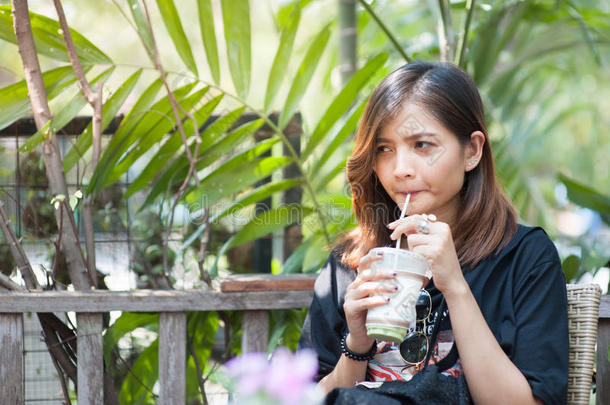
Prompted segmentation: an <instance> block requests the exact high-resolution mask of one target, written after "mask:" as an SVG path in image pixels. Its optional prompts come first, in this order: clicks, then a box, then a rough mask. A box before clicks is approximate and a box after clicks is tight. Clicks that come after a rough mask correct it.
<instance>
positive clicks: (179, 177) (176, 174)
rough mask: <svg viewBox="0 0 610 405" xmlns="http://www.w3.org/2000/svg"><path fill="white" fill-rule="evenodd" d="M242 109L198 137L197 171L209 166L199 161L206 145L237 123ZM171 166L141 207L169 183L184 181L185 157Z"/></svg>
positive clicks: (209, 127) (185, 170)
mask: <svg viewBox="0 0 610 405" xmlns="http://www.w3.org/2000/svg"><path fill="white" fill-rule="evenodd" d="M244 109H245V107H239V108H237V109H235V110H233V111H231V112H229V113H228V114H226V115H223V116H222V117H220V118H219V119H217V120H216V121H214V122H213V123H212V124H211V125H209V126H208V127H207V128H206V129H205V130H204V131H203V133H202V134H201V136H200V138H201V143H202V146H203V147H202V148H200V151H199V155H198V158H199V162H198V163H197V165H196V166H195V167H196V169H197V171H199V170H201V169H203V168H205V167H206V166H207V165H208V164H209V163H208V162H202V161H201V155H202V154H204V153H205V151H206V149H207V147H209V146H208V145H210V144H211V143H212V142H213V141H214V138H216V137H218V136H219V135H220V134H222V133H224V132H225V131H227V130H228V129H229V128H230V127H231V125H233V124H234V123H235V121H237V120H238V119H239V117H241V115H242V113H243V112H244ZM190 151H191V153H192V154H194V153H195V146H194V145H191V147H190ZM214 160H216V159H214ZM173 166H174V167H173V168H172V169H171V170H170V172H171V175H170V176H168V177H166V176H164V177H163V182H162V183H161V184H155V186H154V187H153V190H151V192H150V193H149V195H148V197H147V198H146V201H145V203H144V204H143V205H142V207H145V206H146V205H147V204H149V203H150V202H152V199H154V198H156V196H157V195H158V194H160V193H161V192H163V191H165V190H166V189H167V187H168V186H169V184H170V183H172V184H173V183H175V182H183V181H184V179H185V178H186V175H187V174H188V168H189V167H190V162H189V161H188V158H187V156H186V155H183V156H182V157H181V158H179V159H178V162H177V164H176V165H173ZM162 188H163V189H162Z"/></svg>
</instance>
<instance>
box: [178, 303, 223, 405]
mask: <svg viewBox="0 0 610 405" xmlns="http://www.w3.org/2000/svg"><path fill="white" fill-rule="evenodd" d="M218 324H219V319H218V314H217V313H216V312H214V311H207V312H201V311H198V312H189V313H187V333H188V335H189V338H190V340H191V344H192V347H193V352H194V354H195V356H197V359H198V360H199V364H200V366H201V368H202V371H203V373H204V375H207V373H208V372H209V371H208V370H209V368H210V367H211V365H210V364H209V363H208V359H209V358H210V354H211V352H212V347H213V346H214V341H215V339H216V332H217V331H218ZM193 352H191V351H190V350H188V352H187V356H188V358H187V360H188V361H187V364H186V375H185V377H186V392H187V398H186V402H187V403H189V404H190V403H193V402H194V401H196V400H197V401H196V402H198V400H199V399H201V394H200V393H199V374H198V373H197V367H196V366H195V362H194V360H193ZM206 366H207V367H206Z"/></svg>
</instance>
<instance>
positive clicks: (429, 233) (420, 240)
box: [388, 215, 467, 295]
mask: <svg viewBox="0 0 610 405" xmlns="http://www.w3.org/2000/svg"><path fill="white" fill-rule="evenodd" d="M432 219H435V217H434V216H433V215H430V216H427V215H411V216H408V217H405V218H402V219H399V220H397V221H394V222H391V223H389V224H388V228H389V229H392V230H393V232H392V234H391V235H390V238H392V239H393V240H396V239H398V237H399V236H400V235H401V234H403V235H406V236H407V244H408V247H409V250H411V251H412V252H414V253H418V254H420V255H422V256H424V257H425V258H426V259H427V260H428V263H429V264H430V269H431V270H432V276H433V278H434V285H435V286H436V288H438V289H439V291H441V292H442V293H443V294H445V295H447V294H450V293H451V292H452V291H459V290H462V289H463V288H464V287H466V286H467V283H466V280H465V279H464V276H463V274H462V269H461V266H460V262H459V260H458V257H457V253H456V251H455V245H454V243H453V237H452V236H451V228H450V227H449V225H448V224H446V223H444V222H440V221H439V222H436V221H435V220H432Z"/></svg>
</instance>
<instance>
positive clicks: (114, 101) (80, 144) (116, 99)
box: [63, 69, 142, 173]
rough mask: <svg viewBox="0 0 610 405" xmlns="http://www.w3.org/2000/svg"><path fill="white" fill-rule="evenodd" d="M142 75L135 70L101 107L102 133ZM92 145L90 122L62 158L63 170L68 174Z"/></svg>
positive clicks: (91, 125) (139, 71)
mask: <svg viewBox="0 0 610 405" xmlns="http://www.w3.org/2000/svg"><path fill="white" fill-rule="evenodd" d="M141 74H142V69H139V70H137V71H136V72H135V73H134V74H132V75H131V76H130V77H129V78H128V79H127V80H125V82H124V83H123V84H121V86H120V87H119V88H118V89H117V91H116V92H115V93H114V94H113V95H112V96H111V97H110V98H109V99H108V100H106V102H105V103H104V105H103V107H102V125H101V126H102V133H103V131H104V129H106V127H107V126H108V125H110V123H111V122H112V119H113V118H114V117H115V115H116V114H117V113H118V111H119V109H120V108H121V106H122V105H123V103H124V102H125V100H126V99H127V97H128V96H129V95H130V94H131V92H132V91H133V89H134V87H135V85H136V84H137V82H138V79H139V78H140V76H141ZM92 143H93V123H92V122H90V123H89V125H87V128H85V130H84V131H83V132H82V134H81V135H80V136H79V137H78V139H77V140H76V144H75V145H74V146H73V147H72V149H70V151H69V152H68V154H67V155H66V156H65V157H64V159H63V163H64V170H65V171H66V173H67V172H69V171H70V170H71V169H72V168H73V167H74V165H76V163H77V162H78V161H79V159H80V158H81V157H83V156H84V155H85V153H86V152H87V151H88V150H89V148H90V147H91V144H92Z"/></svg>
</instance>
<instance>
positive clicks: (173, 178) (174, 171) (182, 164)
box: [125, 120, 264, 208]
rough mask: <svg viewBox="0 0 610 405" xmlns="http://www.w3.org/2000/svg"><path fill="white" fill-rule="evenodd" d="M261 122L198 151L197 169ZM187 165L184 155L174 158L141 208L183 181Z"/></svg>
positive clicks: (213, 159) (243, 128) (207, 163)
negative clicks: (200, 151)
mask: <svg viewBox="0 0 610 405" xmlns="http://www.w3.org/2000/svg"><path fill="white" fill-rule="evenodd" d="M263 122H264V121H263V120H256V121H252V122H249V123H246V124H244V125H242V126H240V127H238V128H236V129H235V130H234V131H232V132H230V133H229V134H228V135H227V136H225V137H222V139H221V140H219V141H218V142H217V143H216V144H214V145H213V146H212V147H210V148H208V149H206V151H205V152H203V153H200V154H199V156H198V158H199V162H198V163H197V171H199V170H202V169H203V168H205V167H207V166H208V165H209V164H211V163H212V162H215V161H217V160H218V159H219V158H221V157H222V156H223V155H224V154H226V153H228V152H229V151H231V150H233V148H234V147H235V146H236V145H237V144H238V143H239V142H240V141H242V140H243V139H245V138H246V137H248V136H250V135H251V134H252V133H254V132H255V131H256V130H257V129H258V128H259V127H260V126H261V125H262V124H263ZM188 166H189V162H188V160H187V159H186V158H185V157H182V158H179V159H178V160H176V161H175V162H174V163H173V164H172V165H171V166H170V167H169V168H168V169H166V170H165V172H164V173H163V174H162V175H161V177H160V178H159V179H158V180H156V181H155V183H154V185H153V188H152V189H151V190H150V192H149V193H148V196H147V197H146V200H145V201H144V203H143V204H142V208H143V207H146V206H147V205H148V204H150V203H152V202H153V201H154V200H155V198H157V197H158V196H159V195H160V194H161V193H163V192H164V191H165V190H167V189H168V187H169V184H170V183H171V184H173V183H175V182H177V181H180V179H183V181H184V178H185V177H186V174H187V172H188ZM134 191H135V190H134ZM131 193H133V191H131V187H130V188H129V189H127V192H126V193H125V195H131Z"/></svg>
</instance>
